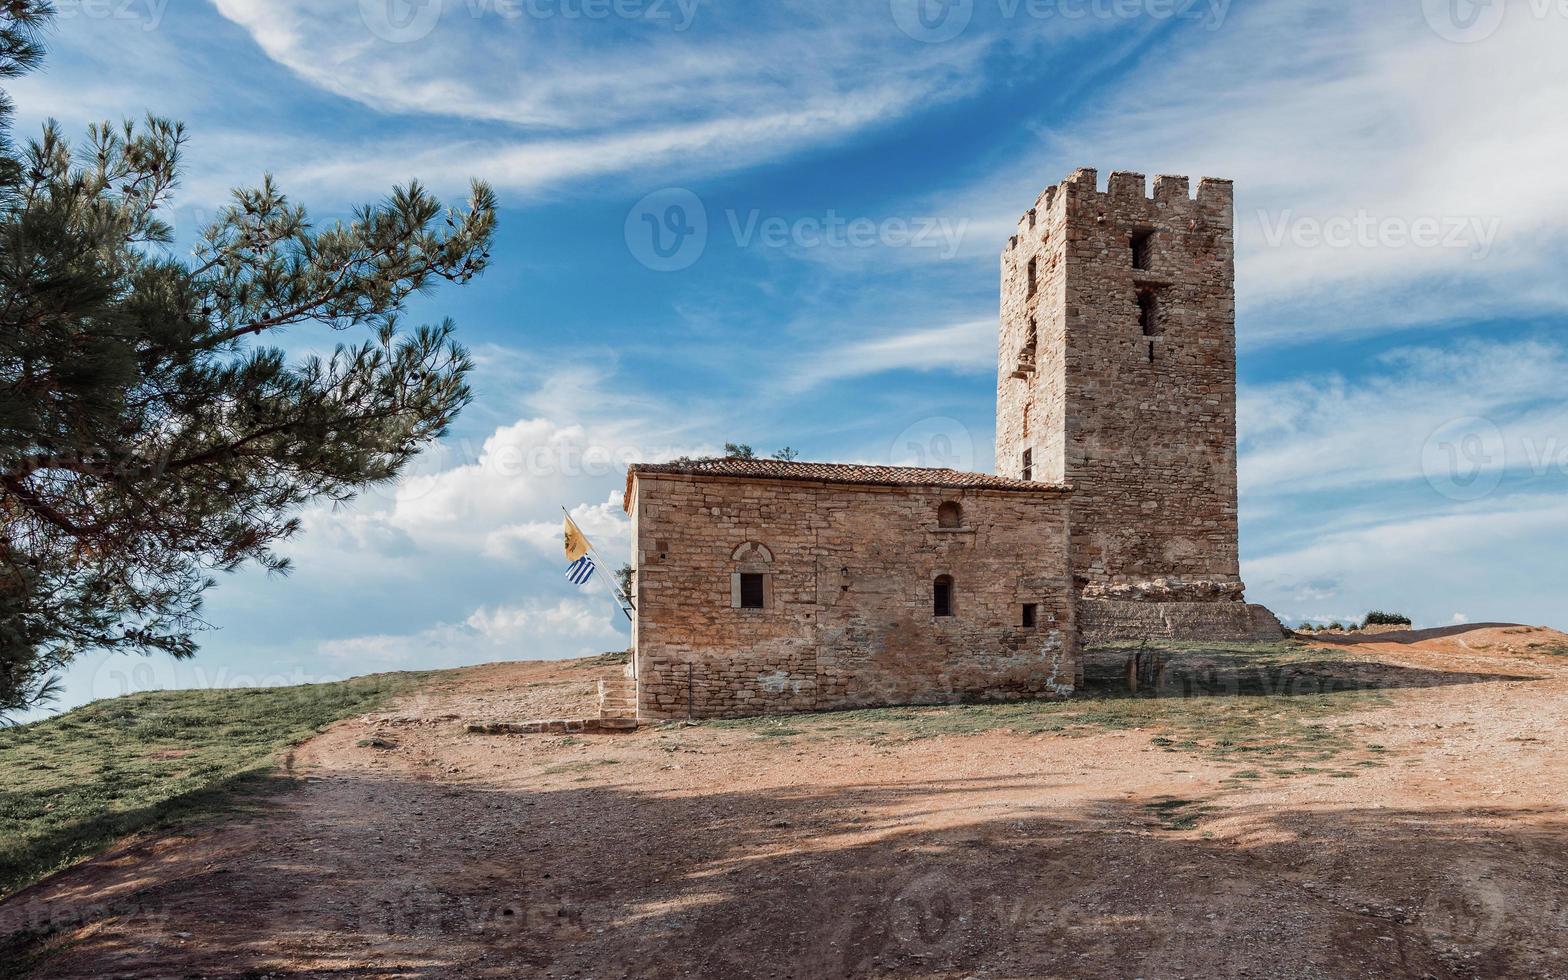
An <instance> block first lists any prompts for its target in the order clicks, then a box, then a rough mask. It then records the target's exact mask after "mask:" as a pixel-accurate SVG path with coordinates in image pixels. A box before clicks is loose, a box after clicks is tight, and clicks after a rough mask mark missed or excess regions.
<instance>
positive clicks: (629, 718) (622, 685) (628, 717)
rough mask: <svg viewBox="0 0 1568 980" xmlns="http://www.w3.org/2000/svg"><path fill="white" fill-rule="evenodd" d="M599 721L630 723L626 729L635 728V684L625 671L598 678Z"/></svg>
mask: <svg viewBox="0 0 1568 980" xmlns="http://www.w3.org/2000/svg"><path fill="white" fill-rule="evenodd" d="M627 669H628V670H630V667H629V666H628V668H627ZM599 721H600V723H601V724H602V723H605V722H621V723H625V722H630V724H629V725H627V726H626V727H629V728H636V727H637V682H636V681H634V680H633V679H632V677H631V675H630V674H629V673H627V672H626V671H616V672H615V673H614V674H611V675H610V676H609V677H603V678H600V680H599Z"/></svg>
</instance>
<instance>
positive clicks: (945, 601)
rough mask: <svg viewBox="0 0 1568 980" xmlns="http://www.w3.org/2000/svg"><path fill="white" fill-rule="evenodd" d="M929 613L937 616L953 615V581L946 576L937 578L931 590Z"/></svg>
mask: <svg viewBox="0 0 1568 980" xmlns="http://www.w3.org/2000/svg"><path fill="white" fill-rule="evenodd" d="M931 599H932V602H931V611H932V612H933V613H934V614H936V615H937V616H951V615H953V579H952V577H951V576H948V575H941V576H938V577H937V580H936V585H935V587H934V588H933V589H932V590H931Z"/></svg>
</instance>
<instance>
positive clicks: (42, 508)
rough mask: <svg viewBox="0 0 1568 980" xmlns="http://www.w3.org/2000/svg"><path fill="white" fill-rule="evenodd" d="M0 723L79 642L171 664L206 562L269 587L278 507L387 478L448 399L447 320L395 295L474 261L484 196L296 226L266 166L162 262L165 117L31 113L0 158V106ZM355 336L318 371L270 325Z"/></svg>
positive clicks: (457, 403)
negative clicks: (425, 317)
mask: <svg viewBox="0 0 1568 980" xmlns="http://www.w3.org/2000/svg"><path fill="white" fill-rule="evenodd" d="M49 16H50V11H49V7H48V4H47V3H45V2H43V0H0V76H14V75H16V74H19V73H21V72H23V71H25V70H27V69H28V68H30V67H32V66H33V65H35V64H36V63H37V61H38V58H39V57H40V54H41V49H40V46H39V43H38V38H39V32H40V30H41V29H42V28H44V27H45V26H46V25H47V24H48V23H49ZM0 112H3V113H5V118H0V137H5V138H6V142H5V143H4V145H3V146H0V517H3V521H4V523H3V526H0V718H3V717H5V715H6V714H8V713H14V712H16V711H17V710H20V709H22V708H25V707H27V706H28V705H30V704H34V703H36V702H37V701H38V700H39V699H40V698H41V697H47V696H48V695H49V694H50V693H51V686H50V681H49V678H50V677H51V676H52V675H53V674H54V672H55V671H57V670H58V669H59V668H60V667H61V666H63V665H64V664H65V663H67V662H69V661H70V660H71V659H72V658H73V657H75V656H77V655H79V654H80V653H82V652H83V651H87V650H93V649H104V650H117V651H131V652H142V653H148V652H156V651H162V652H164V653H168V654H172V655H174V656H176V657H188V656H191V655H192V654H193V653H194V652H195V651H196V642H195V639H194V636H195V634H196V633H198V632H199V631H200V630H201V629H203V628H204V627H205V626H206V625H207V624H205V623H204V622H203V620H202V619H201V601H202V594H203V593H204V592H205V591H206V590H207V589H208V588H210V587H212V585H213V584H214V578H213V576H214V574H215V573H216V572H220V571H221V572H229V571H234V570H236V569H239V568H240V567H242V566H245V565H249V564H256V565H260V566H261V567H264V568H267V569H270V570H272V571H276V572H284V571H287V570H288V567H289V565H288V562H287V561H286V560H285V559H283V558H281V557H280V556H279V555H277V554H276V552H275V551H274V546H275V545H276V544H277V543H279V542H280V541H283V540H285V539H287V538H288V537H289V536H291V535H293V534H294V533H295V532H296V531H297V530H298V529H299V521H298V518H297V516H296V515H297V513H298V511H299V509H300V507H301V506H302V505H303V504H305V503H307V502H310V501H314V500H332V501H342V500H347V499H350V498H352V497H353V496H355V495H356V494H357V493H358V492H359V491H361V490H363V489H364V488H366V487H367V486H370V485H372V484H376V483H380V482H384V481H389V480H392V479H394V478H395V477H396V476H397V475H398V474H399V472H400V471H401V470H402V469H403V468H404V466H405V465H406V464H407V463H408V462H409V461H410V460H411V459H412V458H413V457H414V456H415V455H416V454H417V453H418V452H419V450H420V448H421V447H423V446H425V445H427V444H429V443H430V442H431V441H432V440H435V439H437V438H439V437H440V436H441V435H442V434H443V433H444V432H446V431H447V428H448V426H449V425H450V423H451V422H452V420H453V418H454V417H455V416H456V415H457V413H458V411H459V410H460V409H461V408H462V407H463V406H464V405H465V404H467V402H468V401H469V400H470V398H471V393H470V390H469V387H468V385H467V384H466V381H465V378H466V375H467V374H468V372H469V369H470V361H469V357H468V355H467V353H466V352H465V351H464V350H463V348H462V347H460V346H459V345H458V344H456V343H455V342H454V340H453V327H452V324H451V323H450V321H448V322H446V323H443V324H441V325H439V326H425V327H420V328H418V329H414V330H402V329H400V327H399V324H398V314H399V312H400V311H401V310H402V309H403V307H404V305H405V303H406V300H407V298H408V297H409V296H410V295H411V294H412V293H414V292H416V291H420V290H425V289H428V288H429V287H431V286H433V285H435V284H437V283H438V282H440V281H443V280H444V281H450V282H456V283H465V282H467V281H469V280H470V279H471V278H473V277H474V276H475V275H477V274H478V273H479V272H481V271H482V270H483V269H484V268H485V265H486V263H487V261H488V259H489V248H490V244H491V239H492V236H493V231H494V227H495V221H496V205H495V199H494V197H493V195H492V194H491V192H490V190H489V188H487V187H486V186H484V185H483V184H480V183H475V184H474V185H473V190H472V195H471V197H470V200H469V202H468V207H467V208H466V209H463V210H443V208H442V206H441V204H440V203H439V202H438V201H436V200H435V199H434V198H433V197H432V196H431V195H430V194H429V193H428V192H426V190H425V189H424V188H422V187H420V186H419V185H418V184H411V185H410V186H408V187H403V188H398V189H396V190H394V191H393V193H392V194H391V196H390V197H389V198H388V199H386V200H385V201H383V202H381V203H379V204H375V205H369V206H365V207H362V208H359V209H358V210H357V211H356V212H355V213H354V216H353V219H352V220H351V221H348V222H346V223H336V224H332V225H329V226H326V227H323V228H320V229H316V228H314V227H312V225H311V224H310V222H309V220H308V219H307V216H306V213H305V211H304V209H303V208H300V207H298V206H296V205H295V204H293V203H291V202H290V201H289V200H288V198H287V197H285V196H284V195H283V194H282V192H281V191H279V189H278V188H277V187H276V186H275V185H274V183H273V181H272V180H271V178H270V177H268V178H266V179H265V180H264V181H263V182H262V184H261V186H260V187H257V188H250V189H241V190H237V191H235V192H234V194H233V199H232V202H231V203H230V204H229V205H228V206H227V207H226V208H224V209H223V210H222V211H221V212H220V213H219V215H218V217H217V219H216V220H215V221H214V222H213V224H212V225H211V227H210V228H208V229H206V230H205V232H204V233H203V234H202V235H201V236H200V240H199V243H198V245H197V248H196V254H195V257H194V258H193V259H190V260H182V259H180V258H177V257H175V255H174V253H173V249H172V247H171V246H172V240H173V235H172V232H171V229H170V228H169V226H168V225H167V224H166V223H165V222H164V221H163V220H162V219H161V218H160V214H161V213H163V212H164V211H165V209H166V208H167V206H168V205H169V202H170V195H171V192H172V191H173V190H174V188H175V186H176V183H177V181H178V178H179V175H180V154H181V150H182V147H183V146H184V144H185V142H186V138H187V137H186V134H185V130H184V128H183V127H182V126H181V125H180V124H178V123H174V122H171V121H168V120H164V119H159V118H155V117H149V118H148V119H147V120H146V122H145V123H144V124H143V125H140V126H137V125H132V124H130V123H126V124H124V125H122V126H119V127H113V126H110V125H109V124H103V125H100V126H93V127H91V128H90V129H89V131H88V133H87V138H86V141H85V145H83V146H81V147H73V146H72V145H71V144H70V143H69V142H68V141H67V140H66V138H65V137H64V136H63V135H62V133H61V132H60V130H59V128H58V127H56V126H54V125H53V124H51V125H49V126H47V127H45V129H44V130H43V132H42V134H41V136H39V137H38V138H37V139H34V140H32V141H30V142H28V143H27V144H26V145H25V146H19V145H17V144H16V143H14V142H12V141H11V140H10V139H9V136H10V132H9V130H10V126H9V122H10V119H9V116H10V106H9V103H8V102H6V103H3V104H0ZM306 325H314V326H316V327H317V328H321V329H331V330H336V331H348V330H355V331H357V332H358V333H359V334H360V338H359V339H358V340H357V342H352V343H346V344H340V345H338V346H337V348H336V350H335V351H334V352H333V353H332V354H331V355H330V356H326V357H307V358H302V359H295V360H290V359H289V358H288V357H286V356H285V355H284V354H283V353H282V352H281V351H279V350H277V349H276V348H274V347H270V346H267V341H268V339H269V338H271V337H276V336H277V335H278V333H279V332H280V331H282V330H284V329H285V328H290V327H293V328H300V327H303V326H306Z"/></svg>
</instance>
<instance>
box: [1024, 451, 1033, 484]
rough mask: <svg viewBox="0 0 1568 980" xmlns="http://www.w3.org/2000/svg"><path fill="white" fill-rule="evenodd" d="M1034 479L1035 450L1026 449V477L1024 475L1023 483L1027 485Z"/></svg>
mask: <svg viewBox="0 0 1568 980" xmlns="http://www.w3.org/2000/svg"><path fill="white" fill-rule="evenodd" d="M1033 479H1034V450H1033V449H1025V450H1024V475H1023V481H1024V482H1025V483H1028V482H1029V481H1030V480H1033Z"/></svg>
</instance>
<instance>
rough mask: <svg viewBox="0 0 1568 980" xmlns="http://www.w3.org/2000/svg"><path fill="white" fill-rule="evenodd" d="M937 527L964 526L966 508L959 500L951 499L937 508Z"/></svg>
mask: <svg viewBox="0 0 1568 980" xmlns="http://www.w3.org/2000/svg"><path fill="white" fill-rule="evenodd" d="M936 526H937V527H963V526H964V508H962V507H960V506H959V505H958V503H957V501H953V500H949V501H947V502H946V503H944V504H943V505H942V506H940V507H938V508H937V509H936Z"/></svg>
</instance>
